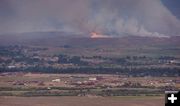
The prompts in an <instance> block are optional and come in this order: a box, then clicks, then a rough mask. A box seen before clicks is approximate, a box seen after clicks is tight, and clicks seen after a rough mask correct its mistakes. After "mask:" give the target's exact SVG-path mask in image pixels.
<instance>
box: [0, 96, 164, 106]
mask: <svg viewBox="0 0 180 106" xmlns="http://www.w3.org/2000/svg"><path fill="white" fill-rule="evenodd" d="M0 106H164V97H151V96H150V97H141V96H140V97H138V96H136V97H128V96H127V97H92V96H91V97H72V96H70V97H14V96H1V97H0Z"/></svg>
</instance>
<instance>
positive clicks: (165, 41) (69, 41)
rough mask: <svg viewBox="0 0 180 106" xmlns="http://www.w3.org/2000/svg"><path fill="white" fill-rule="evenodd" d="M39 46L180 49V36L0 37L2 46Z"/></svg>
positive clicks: (54, 34)
mask: <svg viewBox="0 0 180 106" xmlns="http://www.w3.org/2000/svg"><path fill="white" fill-rule="evenodd" d="M14 44H23V45H38V46H56V47H58V46H63V45H69V46H71V47H113V48H116V47H129V46H130V47H131V46H132V47H133V46H153V45H156V46H177V47H180V36H174V37H170V38H158V37H139V36H127V37H115V38H90V37H82V36H78V35H75V34H67V33H64V32H34V33H21V34H6V35H0V45H14Z"/></svg>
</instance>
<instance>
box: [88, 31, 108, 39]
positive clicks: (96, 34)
mask: <svg viewBox="0 0 180 106" xmlns="http://www.w3.org/2000/svg"><path fill="white" fill-rule="evenodd" d="M91 38H108V36H105V35H102V34H100V33H97V32H91Z"/></svg>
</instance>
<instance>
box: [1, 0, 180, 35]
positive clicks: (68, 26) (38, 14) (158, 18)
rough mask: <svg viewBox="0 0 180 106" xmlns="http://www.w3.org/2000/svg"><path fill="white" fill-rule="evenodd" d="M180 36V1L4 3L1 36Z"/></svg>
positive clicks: (5, 0)
mask: <svg viewBox="0 0 180 106" xmlns="http://www.w3.org/2000/svg"><path fill="white" fill-rule="evenodd" d="M41 31H65V32H73V33H77V34H78V33H81V34H88V33H90V32H92V31H95V32H98V33H101V34H104V35H108V36H125V35H139V36H158V37H161V36H179V35H180V0H0V34H5V33H22V32H41Z"/></svg>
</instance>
